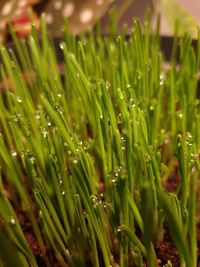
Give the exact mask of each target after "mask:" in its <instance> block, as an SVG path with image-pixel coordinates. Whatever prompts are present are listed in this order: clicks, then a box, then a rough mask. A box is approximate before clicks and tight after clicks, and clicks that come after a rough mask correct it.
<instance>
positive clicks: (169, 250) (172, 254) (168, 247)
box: [155, 232, 179, 267]
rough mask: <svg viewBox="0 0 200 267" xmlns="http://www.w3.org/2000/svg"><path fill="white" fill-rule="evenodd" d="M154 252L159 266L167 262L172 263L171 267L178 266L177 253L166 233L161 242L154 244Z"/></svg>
mask: <svg viewBox="0 0 200 267" xmlns="http://www.w3.org/2000/svg"><path fill="white" fill-rule="evenodd" d="M155 251H156V255H157V258H158V262H159V264H160V266H163V265H164V264H166V263H167V262H168V261H170V262H171V263H172V266H173V267H178V266H179V256H178V251H177V249H176V248H175V246H174V243H173V242H172V240H171V238H170V237H169V235H168V233H167V232H165V236H164V239H163V241H161V242H158V243H156V244H155Z"/></svg>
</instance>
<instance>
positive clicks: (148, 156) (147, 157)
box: [144, 153, 151, 163]
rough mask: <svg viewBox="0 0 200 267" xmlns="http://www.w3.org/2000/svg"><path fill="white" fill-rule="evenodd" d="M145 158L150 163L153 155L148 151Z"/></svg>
mask: <svg viewBox="0 0 200 267" xmlns="http://www.w3.org/2000/svg"><path fill="white" fill-rule="evenodd" d="M144 159H145V162H147V163H149V162H150V161H151V156H150V155H149V154H148V153H146V154H145V155H144Z"/></svg>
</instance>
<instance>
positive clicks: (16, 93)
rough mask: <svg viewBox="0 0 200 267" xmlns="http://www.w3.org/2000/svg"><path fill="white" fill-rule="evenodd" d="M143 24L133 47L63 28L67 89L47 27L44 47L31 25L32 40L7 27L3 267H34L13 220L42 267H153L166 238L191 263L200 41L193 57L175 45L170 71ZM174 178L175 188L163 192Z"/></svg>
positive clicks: (0, 187) (186, 44)
mask: <svg viewBox="0 0 200 267" xmlns="http://www.w3.org/2000/svg"><path fill="white" fill-rule="evenodd" d="M149 21H150V18H149V16H147V20H146V23H145V28H144V29H143V30H142V28H141V25H140V22H139V21H138V20H135V21H134V23H133V26H132V34H131V35H130V37H129V38H128V39H126V38H125V36H124V34H123V33H122V34H121V35H119V36H116V33H115V30H114V29H115V27H112V28H113V31H111V33H110V34H108V35H107V36H105V37H102V36H101V34H100V30H99V28H98V27H97V32H96V33H94V32H91V33H89V34H88V35H87V36H84V35H81V36H80V38H79V40H78V39H77V38H75V37H73V36H71V35H70V34H69V32H68V28H67V25H65V27H64V30H63V42H62V43H61V45H60V49H61V50H62V51H61V52H62V53H63V56H64V64H63V66H62V69H63V73H64V77H63V79H62V80H61V75H60V69H59V68H58V63H57V59H56V54H55V51H54V47H53V42H52V39H51V37H50V36H49V35H48V34H47V30H46V25H45V23H44V18H43V20H42V30H41V38H42V39H41V43H40V41H39V37H38V33H37V32H36V30H35V28H34V26H33V28H32V34H31V36H30V37H29V38H28V41H27V42H26V41H20V42H19V41H18V40H17V38H16V36H15V35H14V33H13V32H12V29H11V32H12V36H13V39H14V41H15V45H16V48H17V55H16V54H14V53H13V52H12V51H7V50H6V49H5V48H4V47H2V46H1V48H0V54H1V58H2V61H3V64H2V65H1V66H0V77H1V78H0V80H1V81H2V82H3V90H2V92H1V94H0V107H1V111H0V132H1V135H0V167H1V168H0V247H1V250H0V258H1V262H2V263H1V262H0V266H1V265H2V266H8V267H11V266H20V267H25V266H33V267H35V266H39V265H38V263H37V260H36V257H35V256H34V254H33V252H32V251H31V249H30V248H29V245H28V243H27V241H26V238H25V236H24V233H23V231H22V229H21V226H20V224H19V221H18V218H17V215H18V214H16V211H18V212H19V211H21V212H23V214H25V217H26V219H27V220H28V221H29V222H30V224H31V227H32V231H33V232H34V235H35V237H36V239H37V243H38V246H39V247H40V250H41V252H42V254H43V258H44V262H45V266H52V262H53V261H54V259H56V261H58V263H59V266H73V267H75V266H88V265H89V264H91V265H92V266H94V267H99V266H106V267H110V266H115V267H116V266H120V267H126V266H136V267H141V266H143V263H146V264H147V266H148V267H154V266H158V264H157V256H156V252H155V243H156V242H159V241H162V240H163V238H164V230H166V231H168V232H169V233H170V235H171V238H172V240H173V242H174V244H175V246H176V248H177V249H178V252H179V258H180V266H181V267H182V266H186V267H195V266H196V265H197V238H196V209H197V207H196V206H197V204H198V203H197V201H196V195H197V192H196V183H197V180H198V179H199V171H200V163H199V151H200V124H199V117H200V105H199V99H197V97H196V95H197V82H198V71H199V63H200V32H199V39H198V46H197V49H196V50H195V49H194V48H193V47H192V46H191V38H190V36H189V35H185V36H184V37H182V38H181V39H180V40H177V36H175V37H174V50H173V51H174V53H175V51H177V47H178V46H179V47H180V54H179V59H180V64H179V66H178V67H177V62H176V60H175V56H174V53H172V55H173V56H172V58H171V61H170V67H169V68H168V69H166V67H165V64H164V58H163V55H162V52H161V50H160V45H159V43H160V40H159V26H158V30H156V31H155V32H153V31H152V30H151V28H150V22H149ZM111 24H112V25H113V23H111ZM176 162H178V170H177V169H176V167H175V163H176ZM171 173H175V174H176V175H178V176H179V179H180V184H179V186H178V189H177V190H176V191H175V192H173V193H167V192H165V189H164V187H163V184H164V183H165V181H166V180H167V178H168V176H169V175H170V174H171ZM47 248H48V249H47ZM3 264H4V265H3ZM169 266H171V265H170V263H169Z"/></svg>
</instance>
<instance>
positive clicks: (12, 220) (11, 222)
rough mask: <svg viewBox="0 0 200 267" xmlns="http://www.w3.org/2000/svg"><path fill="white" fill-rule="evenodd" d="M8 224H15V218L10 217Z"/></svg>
mask: <svg viewBox="0 0 200 267" xmlns="http://www.w3.org/2000/svg"><path fill="white" fill-rule="evenodd" d="M10 224H12V225H15V224H16V221H15V218H14V217H13V216H11V218H10Z"/></svg>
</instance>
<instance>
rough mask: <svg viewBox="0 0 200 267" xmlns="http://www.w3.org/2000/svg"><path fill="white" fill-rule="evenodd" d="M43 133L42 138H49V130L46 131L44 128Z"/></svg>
mask: <svg viewBox="0 0 200 267" xmlns="http://www.w3.org/2000/svg"><path fill="white" fill-rule="evenodd" d="M41 133H42V136H43V137H44V138H47V135H48V131H47V129H46V128H45V127H43V128H42V129H41Z"/></svg>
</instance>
